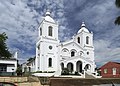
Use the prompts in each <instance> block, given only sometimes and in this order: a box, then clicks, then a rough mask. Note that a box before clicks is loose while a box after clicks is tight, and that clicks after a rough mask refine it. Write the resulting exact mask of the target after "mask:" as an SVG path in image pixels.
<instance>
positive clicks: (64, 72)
mask: <svg viewBox="0 0 120 86" xmlns="http://www.w3.org/2000/svg"><path fill="white" fill-rule="evenodd" d="M61 75H69V70H68V68H63V69H62V72H61Z"/></svg>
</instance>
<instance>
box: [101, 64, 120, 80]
mask: <svg viewBox="0 0 120 86" xmlns="http://www.w3.org/2000/svg"><path fill="white" fill-rule="evenodd" d="M100 73H101V76H102V77H103V78H118V77H120V63H118V62H108V63H106V64H105V65H103V66H102V67H101V68H100Z"/></svg>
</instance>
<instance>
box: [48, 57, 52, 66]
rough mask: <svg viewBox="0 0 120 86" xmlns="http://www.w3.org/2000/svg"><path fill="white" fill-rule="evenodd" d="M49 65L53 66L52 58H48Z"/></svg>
mask: <svg viewBox="0 0 120 86" xmlns="http://www.w3.org/2000/svg"><path fill="white" fill-rule="evenodd" d="M48 67H52V58H49V59H48Z"/></svg>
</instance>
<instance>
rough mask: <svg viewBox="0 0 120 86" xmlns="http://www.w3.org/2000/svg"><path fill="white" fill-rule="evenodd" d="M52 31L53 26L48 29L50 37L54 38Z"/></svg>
mask: <svg viewBox="0 0 120 86" xmlns="http://www.w3.org/2000/svg"><path fill="white" fill-rule="evenodd" d="M52 31H53V28H52V27H51V26H49V28H48V36H52Z"/></svg>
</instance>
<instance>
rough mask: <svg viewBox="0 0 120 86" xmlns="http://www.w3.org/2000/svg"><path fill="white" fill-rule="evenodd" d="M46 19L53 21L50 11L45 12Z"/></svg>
mask: <svg viewBox="0 0 120 86" xmlns="http://www.w3.org/2000/svg"><path fill="white" fill-rule="evenodd" d="M44 19H45V20H46V21H48V22H52V23H55V21H54V19H53V18H52V17H51V13H50V12H49V11H47V12H46V14H45V18H44Z"/></svg>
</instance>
